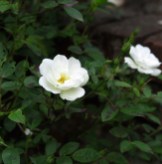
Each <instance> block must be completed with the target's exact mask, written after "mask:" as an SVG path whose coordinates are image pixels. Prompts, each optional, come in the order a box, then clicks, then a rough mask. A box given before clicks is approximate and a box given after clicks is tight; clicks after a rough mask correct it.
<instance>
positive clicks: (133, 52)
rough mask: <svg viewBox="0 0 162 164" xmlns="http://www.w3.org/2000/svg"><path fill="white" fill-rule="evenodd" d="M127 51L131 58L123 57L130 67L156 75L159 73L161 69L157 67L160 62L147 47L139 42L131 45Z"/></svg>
mask: <svg viewBox="0 0 162 164" xmlns="http://www.w3.org/2000/svg"><path fill="white" fill-rule="evenodd" d="M129 53H130V56H131V58H130V57H125V58H124V61H125V63H127V64H128V66H129V67H131V68H132V69H137V70H138V71H139V72H140V73H145V74H150V75H153V76H158V75H159V74H160V73H161V70H160V69H158V68H157V67H159V66H160V64H161V63H160V61H159V60H158V58H157V57H156V56H155V55H154V54H153V53H151V51H150V49H149V48H148V47H143V46H142V45H140V44H138V45H136V46H131V48H130V51H129Z"/></svg>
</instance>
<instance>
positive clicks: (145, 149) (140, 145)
mask: <svg viewBox="0 0 162 164" xmlns="http://www.w3.org/2000/svg"><path fill="white" fill-rule="evenodd" d="M132 144H133V145H134V146H135V147H136V148H138V149H140V150H141V151H143V152H146V153H152V149H151V148H150V146H149V145H148V144H146V143H144V142H142V141H133V142H132Z"/></svg>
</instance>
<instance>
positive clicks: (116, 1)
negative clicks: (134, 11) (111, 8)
mask: <svg viewBox="0 0 162 164" xmlns="http://www.w3.org/2000/svg"><path fill="white" fill-rule="evenodd" d="M107 2H110V3H112V4H114V5H115V6H117V7H120V6H122V5H123V4H124V2H125V0H107Z"/></svg>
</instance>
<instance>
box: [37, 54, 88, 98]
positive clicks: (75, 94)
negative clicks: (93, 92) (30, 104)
mask: <svg viewBox="0 0 162 164" xmlns="http://www.w3.org/2000/svg"><path fill="white" fill-rule="evenodd" d="M39 70H40V73H41V75H42V76H41V77H40V79H39V84H40V85H41V86H42V87H43V88H44V89H45V90H47V91H49V92H51V93H53V94H60V97H61V98H62V99H65V100H69V101H74V100H76V99H77V98H80V97H82V96H84V94H85V90H84V89H83V88H82V86H84V85H85V84H86V83H87V82H88V80H89V75H88V72H87V70H86V69H85V68H83V67H82V66H81V63H80V61H79V60H77V59H76V58H74V57H70V58H69V59H67V58H66V56H64V55H59V54H58V55H56V56H55V57H54V59H53V60H51V59H44V60H43V61H42V63H41V64H40V67H39Z"/></svg>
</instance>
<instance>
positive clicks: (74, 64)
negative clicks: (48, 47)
mask: <svg viewBox="0 0 162 164" xmlns="http://www.w3.org/2000/svg"><path fill="white" fill-rule="evenodd" d="M80 68H81V63H80V61H79V60H78V59H75V58H74V57H70V58H69V71H70V73H73V72H74V71H75V70H76V69H80Z"/></svg>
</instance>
